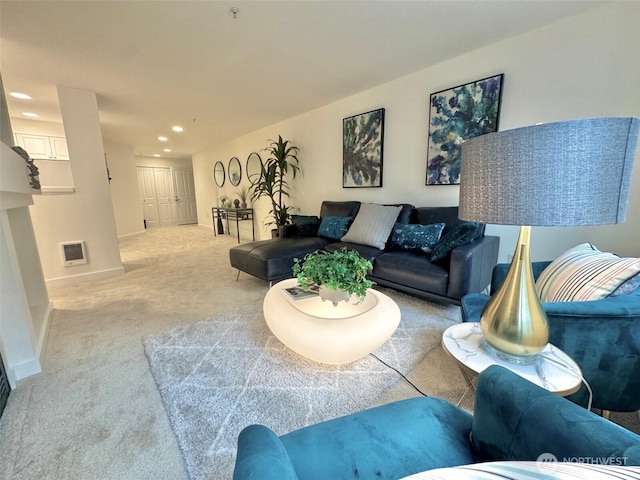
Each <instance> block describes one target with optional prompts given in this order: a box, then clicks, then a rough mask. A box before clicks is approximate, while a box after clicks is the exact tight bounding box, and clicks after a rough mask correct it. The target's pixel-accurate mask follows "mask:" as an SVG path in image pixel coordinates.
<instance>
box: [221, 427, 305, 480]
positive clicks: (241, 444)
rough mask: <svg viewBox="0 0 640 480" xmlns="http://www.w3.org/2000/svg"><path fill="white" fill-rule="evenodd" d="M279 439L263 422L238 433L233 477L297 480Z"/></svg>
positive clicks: (260, 479)
mask: <svg viewBox="0 0 640 480" xmlns="http://www.w3.org/2000/svg"><path fill="white" fill-rule="evenodd" d="M297 479H298V476H297V475H296V472H295V470H294V468H293V465H292V464H291V460H290V459H289V454H288V453H287V450H286V449H285V448H284V445H283V444H282V442H281V441H280V438H278V436H277V435H276V434H275V433H273V432H272V431H271V430H270V429H269V428H267V427H265V426H263V425H249V426H248V427H246V428H244V429H243V430H242V431H241V432H240V435H239V436H238V454H237V457H236V466H235V470H234V472H233V480H297Z"/></svg>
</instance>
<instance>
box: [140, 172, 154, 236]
mask: <svg viewBox="0 0 640 480" xmlns="http://www.w3.org/2000/svg"><path fill="white" fill-rule="evenodd" d="M137 173H138V192H139V194H140V203H142V209H143V212H144V219H145V223H146V225H147V228H153V227H159V226H160V215H159V213H158V199H157V198H156V180H155V176H154V173H153V168H151V167H137Z"/></svg>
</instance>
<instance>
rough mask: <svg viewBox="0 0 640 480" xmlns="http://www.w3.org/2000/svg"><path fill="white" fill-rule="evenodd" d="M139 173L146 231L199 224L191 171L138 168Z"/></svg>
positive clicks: (166, 168)
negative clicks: (148, 229) (147, 229)
mask: <svg viewBox="0 0 640 480" xmlns="http://www.w3.org/2000/svg"><path fill="white" fill-rule="evenodd" d="M137 174H138V191H139V194H140V202H141V203H142V208H143V212H144V220H145V225H146V227H147V228H155V227H167V226H170V225H188V224H193V223H198V215H197V211H196V195H195V186H194V181H193V170H192V169H188V168H177V167H175V168H172V167H137Z"/></svg>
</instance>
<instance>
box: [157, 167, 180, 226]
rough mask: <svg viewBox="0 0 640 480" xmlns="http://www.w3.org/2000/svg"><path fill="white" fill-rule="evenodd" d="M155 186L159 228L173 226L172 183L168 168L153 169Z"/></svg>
mask: <svg viewBox="0 0 640 480" xmlns="http://www.w3.org/2000/svg"><path fill="white" fill-rule="evenodd" d="M153 175H154V178H155V184H156V198H157V200H158V215H159V217H158V219H159V223H160V226H161V227H167V226H169V225H175V221H174V216H173V208H172V206H171V204H172V200H173V182H172V180H171V169H170V168H160V167H154V168H153Z"/></svg>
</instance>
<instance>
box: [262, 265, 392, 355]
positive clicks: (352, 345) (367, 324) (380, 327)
mask: <svg viewBox="0 0 640 480" xmlns="http://www.w3.org/2000/svg"><path fill="white" fill-rule="evenodd" d="M297 284H298V282H297V280H296V279H295V278H292V279H288V280H283V281H281V282H279V283H277V284H275V285H274V286H273V287H271V288H270V289H269V291H268V292H267V294H266V296H265V297H264V302H263V312H264V318H265V320H266V322H267V325H268V326H269V329H270V330H271V332H273V334H274V335H275V336H276V337H277V338H278V340H280V341H281V342H282V343H284V344H285V345H286V346H287V347H289V348H290V349H291V350H293V351H294V352H296V353H298V354H300V355H302V356H303V357H306V358H309V359H311V360H314V361H316V362H320V363H327V364H330V365H342V364H345V363H351V362H355V361H356V360H359V359H361V358H362V357H365V356H366V355H368V354H370V353H371V352H373V351H374V350H375V349H377V348H378V347H379V346H380V345H382V344H383V343H384V342H386V341H387V340H388V339H389V337H391V335H393V332H395V331H396V328H398V324H399V323H400V309H399V308H398V305H397V304H396V303H395V302H394V301H393V300H391V298H389V297H388V296H387V295H385V294H384V293H380V292H378V291H376V290H372V289H369V290H368V291H367V296H366V298H365V299H364V301H363V302H362V303H361V304H360V305H353V304H350V305H345V304H344V303H343V304H341V305H338V306H337V307H334V306H333V305H332V304H331V303H330V302H323V301H322V300H321V299H320V297H317V296H316V297H312V298H307V299H304V300H297V301H296V300H293V299H291V298H290V297H289V296H288V295H287V294H286V293H285V292H283V289H285V288H289V287H294V286H296V285H297ZM351 301H352V302H353V299H352V300H351Z"/></svg>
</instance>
